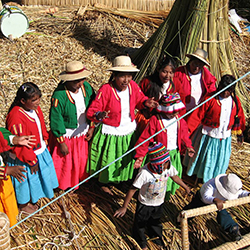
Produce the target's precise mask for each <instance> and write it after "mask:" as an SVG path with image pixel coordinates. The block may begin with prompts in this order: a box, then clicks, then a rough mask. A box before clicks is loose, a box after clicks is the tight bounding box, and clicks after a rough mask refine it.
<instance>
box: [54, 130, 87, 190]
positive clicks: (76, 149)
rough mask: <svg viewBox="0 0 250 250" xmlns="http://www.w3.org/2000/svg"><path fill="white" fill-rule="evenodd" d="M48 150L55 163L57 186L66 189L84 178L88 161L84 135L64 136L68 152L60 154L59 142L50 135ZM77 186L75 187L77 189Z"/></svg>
mask: <svg viewBox="0 0 250 250" xmlns="http://www.w3.org/2000/svg"><path fill="white" fill-rule="evenodd" d="M51 136H52V137H51V139H50V151H51V155H52V159H53V162H54V165H55V170H56V174H57V178H58V181H59V188H60V189H62V190H66V189H67V188H71V187H74V186H75V185H77V184H79V182H81V181H83V180H85V179H86V178H87V177H88V176H89V174H88V173H87V172H86V166H87V161H88V141H86V140H85V135H82V136H80V137H75V138H70V139H69V138H65V143H66V144H67V146H68V150H69V154H67V155H65V156H64V155H62V153H61V151H60V146H59V143H58V142H57V141H56V138H55V137H54V136H53V135H51ZM78 188H79V186H77V187H76V188H75V189H78Z"/></svg>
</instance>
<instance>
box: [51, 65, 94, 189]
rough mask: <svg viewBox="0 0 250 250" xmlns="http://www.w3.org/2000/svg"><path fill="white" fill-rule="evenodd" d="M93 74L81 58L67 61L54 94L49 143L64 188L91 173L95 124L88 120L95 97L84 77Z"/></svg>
mask: <svg viewBox="0 0 250 250" xmlns="http://www.w3.org/2000/svg"><path fill="white" fill-rule="evenodd" d="M90 74H91V72H90V71H88V70H86V68H85V67H84V66H83V64H82V63H81V62H78V61H72V62H69V63H67V65H66V71H64V72H62V73H61V74H60V80H61V82H60V83H59V84H58V86H57V88H56V89H55V91H54V93H53V95H52V102H51V110H50V128H51V132H52V133H51V137H50V142H49V145H50V151H51V154H52V158H53V161H54V164H55V169H56V174H57V177H58V181H59V188H60V189H63V190H66V189H67V188H70V187H74V186H75V185H77V184H78V183H79V181H82V180H84V179H85V178H86V177H88V174H87V173H86V164H87V159H88V141H89V140H90V139H91V137H92V135H93V132H94V126H90V127H89V125H88V122H87V120H86V109H87V108H88V106H89V104H90V103H91V101H92V99H93V98H94V91H93V89H92V87H91V86H90V85H89V83H88V82H87V81H85V78H86V77H88V76H89V75H90ZM77 188H78V187H77Z"/></svg>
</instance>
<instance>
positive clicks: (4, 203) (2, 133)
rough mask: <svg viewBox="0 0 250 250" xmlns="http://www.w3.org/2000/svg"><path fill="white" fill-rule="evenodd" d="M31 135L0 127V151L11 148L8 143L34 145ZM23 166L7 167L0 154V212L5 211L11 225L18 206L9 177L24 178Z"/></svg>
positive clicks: (21, 179) (22, 179)
mask: <svg viewBox="0 0 250 250" xmlns="http://www.w3.org/2000/svg"><path fill="white" fill-rule="evenodd" d="M32 137H33V136H15V135H12V134H11V133H10V132H9V131H8V130H7V129H5V128H0V153H3V152H6V151H8V150H10V149H11V146H10V145H19V146H26V147H28V148H30V147H31V146H32V145H34V144H35V143H34V141H35V139H32ZM24 168H25V167H23V166H15V167H9V166H7V165H5V164H4V162H3V158H2V156H0V190H1V191H0V212H3V213H5V214H6V215H7V216H8V218H9V221H10V226H11V227H12V226H13V225H15V224H16V223H17V220H16V217H17V215H18V208H17V203H16V196H15V191H14V189H13V185H12V183H11V179H10V177H8V175H11V176H12V177H14V178H16V179H17V180H18V181H19V182H22V181H24V179H25V178H26V177H25V175H24V174H23V172H26V170H25V169H24Z"/></svg>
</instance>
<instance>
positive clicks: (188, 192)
mask: <svg viewBox="0 0 250 250" xmlns="http://www.w3.org/2000/svg"><path fill="white" fill-rule="evenodd" d="M185 190H186V193H187V194H188V195H189V194H192V192H191V189H190V187H189V186H187V185H186V187H185Z"/></svg>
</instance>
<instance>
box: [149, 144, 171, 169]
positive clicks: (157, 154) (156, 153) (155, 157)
mask: <svg viewBox="0 0 250 250" xmlns="http://www.w3.org/2000/svg"><path fill="white" fill-rule="evenodd" d="M148 156H149V160H150V164H151V166H152V168H153V169H154V171H155V172H157V173H158V174H161V173H162V171H163V168H162V164H163V163H165V162H167V161H170V155H169V151H168V150H167V148H166V147H165V146H164V145H163V144H162V143H160V142H158V143H155V144H153V146H151V147H149V148H148Z"/></svg>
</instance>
